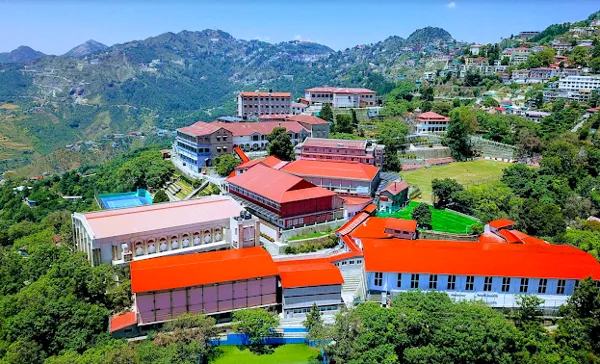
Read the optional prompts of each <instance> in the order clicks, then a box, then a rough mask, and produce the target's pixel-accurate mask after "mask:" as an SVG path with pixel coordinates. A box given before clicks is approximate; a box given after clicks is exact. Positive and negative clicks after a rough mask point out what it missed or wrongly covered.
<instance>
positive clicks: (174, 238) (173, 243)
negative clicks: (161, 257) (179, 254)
mask: <svg viewBox="0 0 600 364" xmlns="http://www.w3.org/2000/svg"><path fill="white" fill-rule="evenodd" d="M177 248H179V240H178V239H177V236H175V235H173V236H171V249H177Z"/></svg>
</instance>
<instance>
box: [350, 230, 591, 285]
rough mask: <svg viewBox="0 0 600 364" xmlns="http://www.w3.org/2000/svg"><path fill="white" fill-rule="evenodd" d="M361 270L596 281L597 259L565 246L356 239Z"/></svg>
mask: <svg viewBox="0 0 600 364" xmlns="http://www.w3.org/2000/svg"><path fill="white" fill-rule="evenodd" d="M362 243H363V248H364V256H365V269H366V271H367V272H397V273H398V272H407V273H409V272H410V273H424V274H425V273H426V274H451V275H465V276H467V275H473V276H494V277H519V278H521V277H530V278H554V279H584V278H586V277H589V276H592V278H594V279H600V263H598V261H597V260H596V259H595V258H594V257H593V256H592V255H590V254H588V253H586V252H583V251H581V250H579V249H577V248H575V247H572V246H567V245H550V244H546V245H538V244H485V243H477V242H468V241H447V240H401V239H369V238H364V239H362Z"/></svg>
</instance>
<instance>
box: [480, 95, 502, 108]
mask: <svg viewBox="0 0 600 364" xmlns="http://www.w3.org/2000/svg"><path fill="white" fill-rule="evenodd" d="M483 106H485V107H498V106H500V103H498V101H497V100H496V99H494V98H493V97H490V96H488V97H486V98H485V99H484V100H483Z"/></svg>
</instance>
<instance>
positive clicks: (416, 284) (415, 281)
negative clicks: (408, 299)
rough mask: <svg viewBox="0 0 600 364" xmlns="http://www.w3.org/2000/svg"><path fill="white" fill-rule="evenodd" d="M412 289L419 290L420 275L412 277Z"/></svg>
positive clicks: (412, 275)
mask: <svg viewBox="0 0 600 364" xmlns="http://www.w3.org/2000/svg"><path fill="white" fill-rule="evenodd" d="M410 288H419V275H418V274H411V275H410Z"/></svg>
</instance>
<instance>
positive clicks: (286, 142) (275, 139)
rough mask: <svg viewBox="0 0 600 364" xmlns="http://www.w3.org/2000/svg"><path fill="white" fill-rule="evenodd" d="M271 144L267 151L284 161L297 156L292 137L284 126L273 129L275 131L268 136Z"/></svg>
mask: <svg viewBox="0 0 600 364" xmlns="http://www.w3.org/2000/svg"><path fill="white" fill-rule="evenodd" d="M267 139H268V140H269V146H268V148H267V152H268V153H269V155H273V156H275V157H277V158H279V159H281V160H284V161H291V160H294V158H295V152H294V145H293V144H292V138H291V137H290V135H289V134H288V133H287V131H286V129H285V128H283V127H281V128H280V127H277V128H275V129H273V132H272V133H271V134H269V135H268V136H267Z"/></svg>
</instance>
